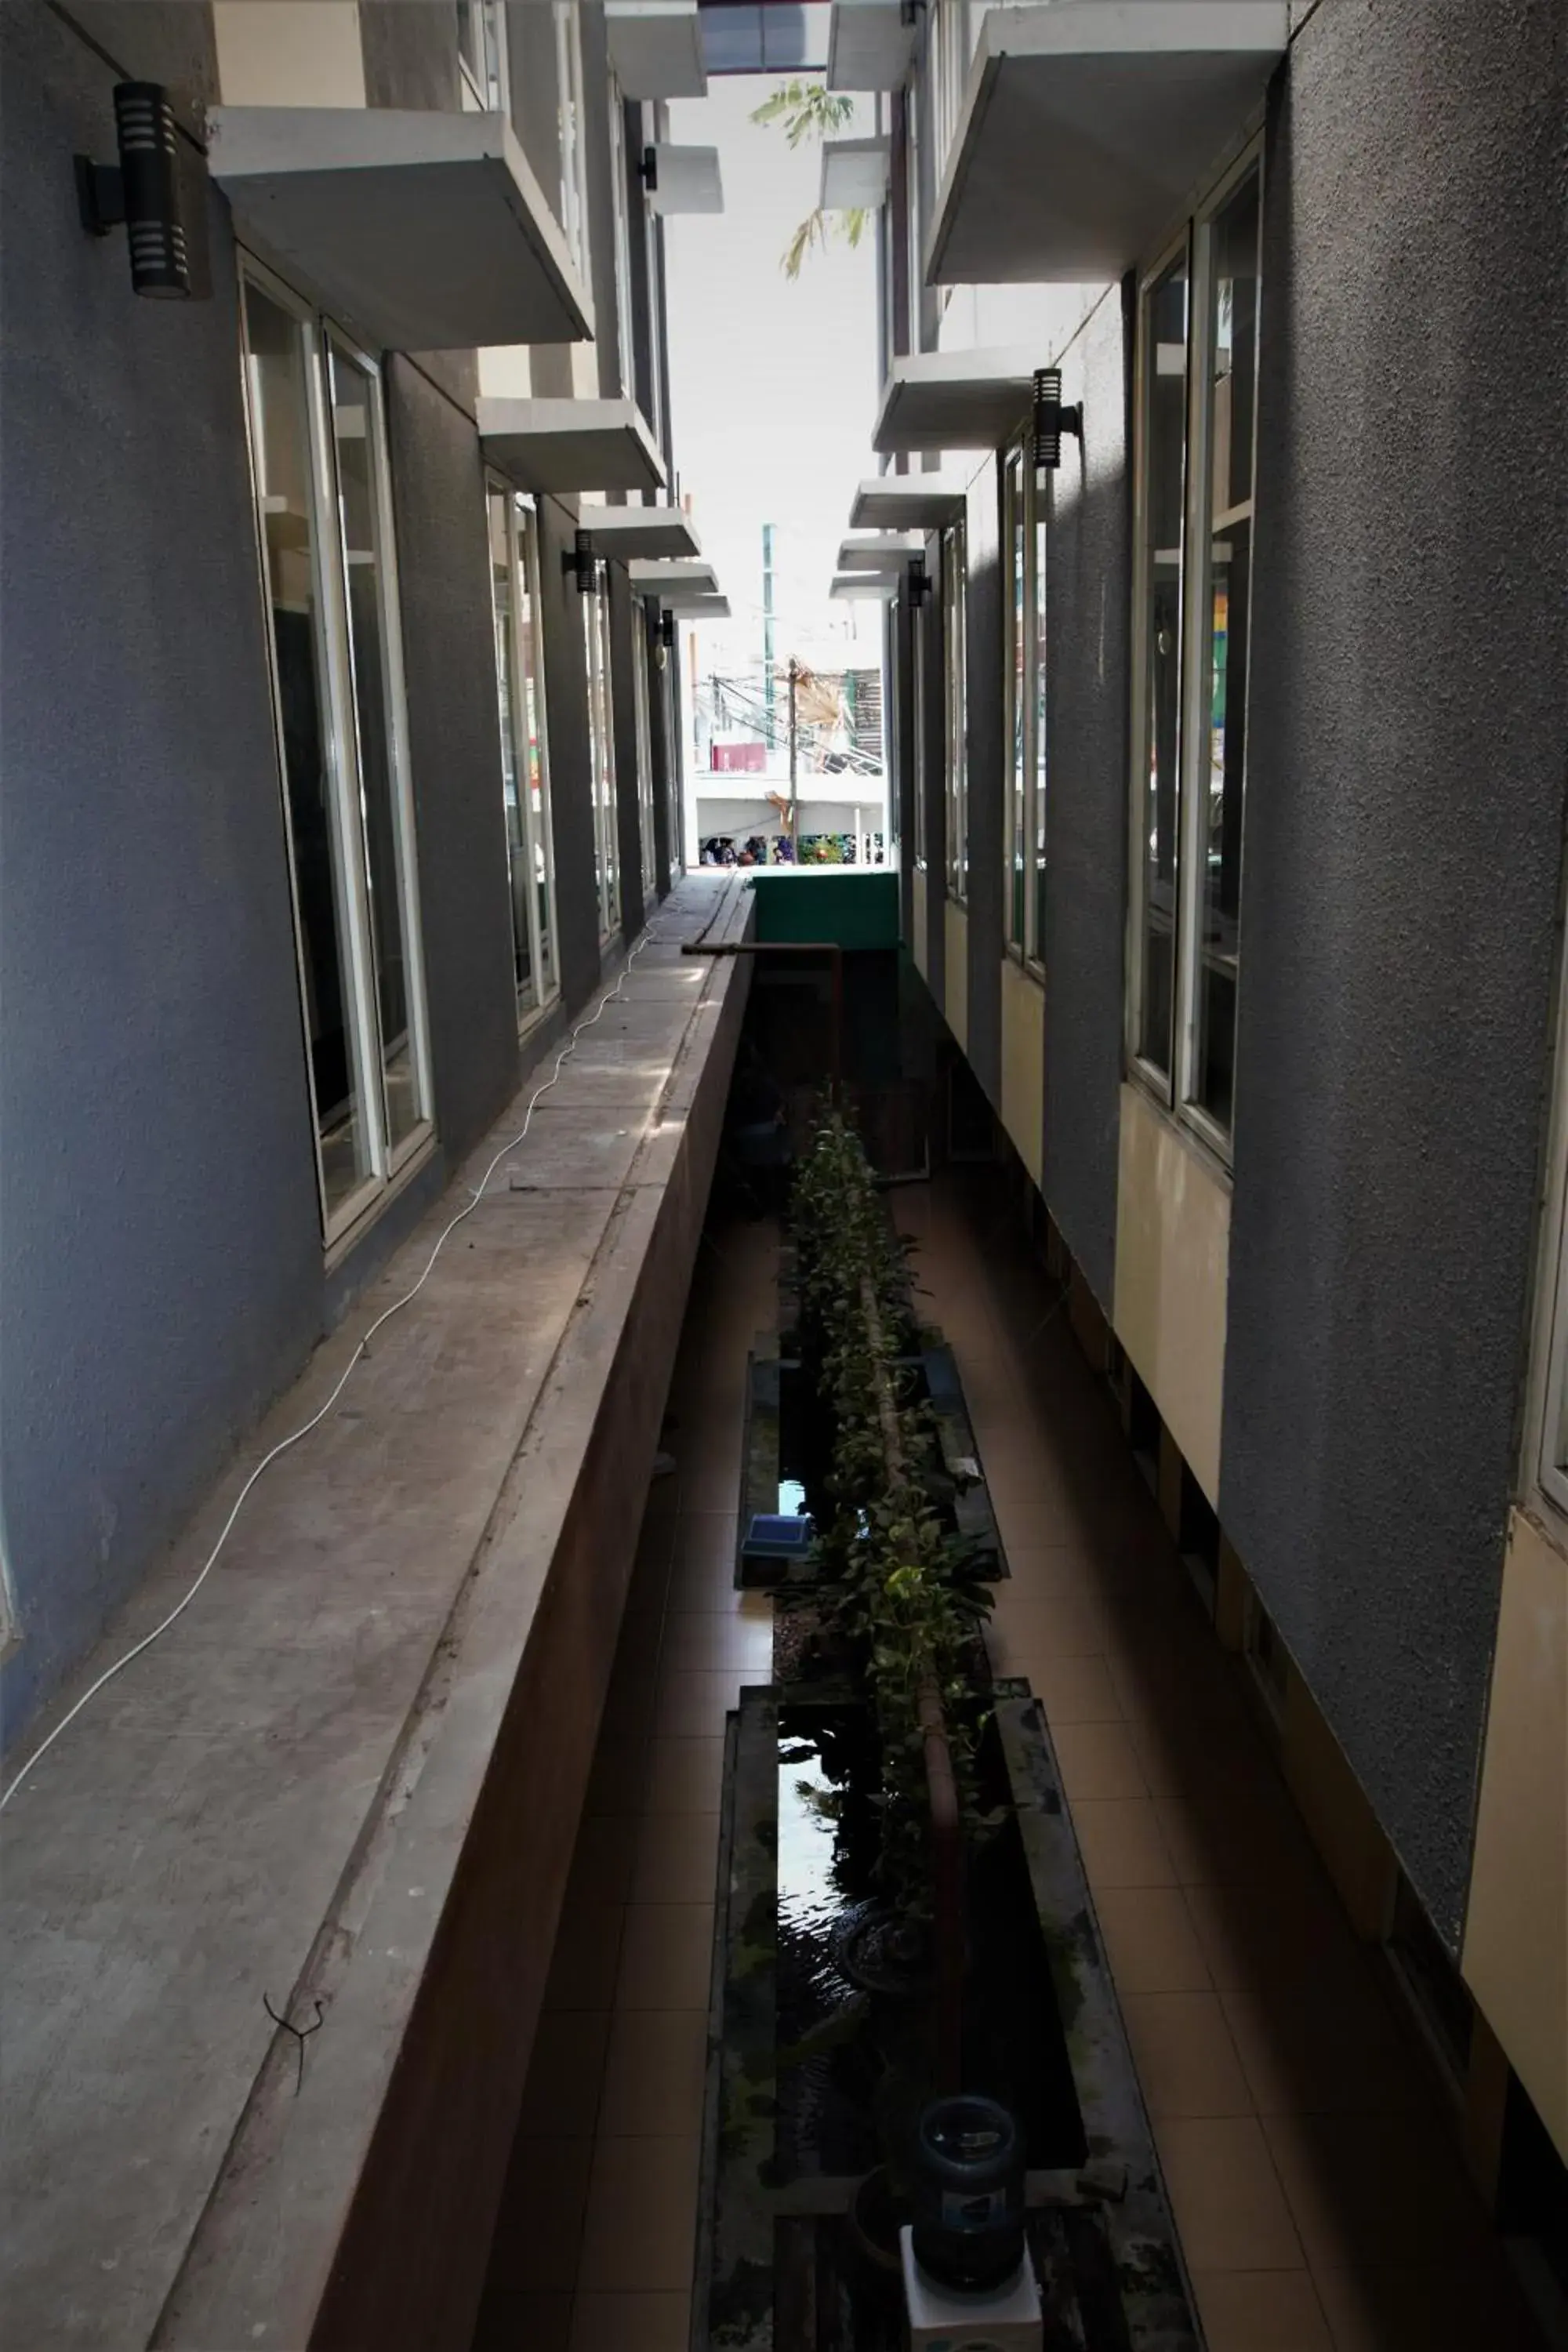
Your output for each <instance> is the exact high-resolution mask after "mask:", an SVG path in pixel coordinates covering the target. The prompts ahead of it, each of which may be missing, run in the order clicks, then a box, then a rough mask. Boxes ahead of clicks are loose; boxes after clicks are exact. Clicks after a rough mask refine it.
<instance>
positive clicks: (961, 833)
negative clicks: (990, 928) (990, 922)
mask: <svg viewBox="0 0 1568 2352" xmlns="http://www.w3.org/2000/svg"><path fill="white" fill-rule="evenodd" d="M963 572H964V563H963V524H962V523H961V522H955V523H951V524H950V525H949V526H948V528H947V530H944V531H943V532H942V723H943V752H944V761H945V766H946V775H947V887H948V895H949V897H950V898H958V899H960V900H962V899H965V898H968V896H969V716H968V695H967V690H966V686H965V676H964V628H963V602H964V581H963Z"/></svg>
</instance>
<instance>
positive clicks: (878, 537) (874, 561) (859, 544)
mask: <svg viewBox="0 0 1568 2352" xmlns="http://www.w3.org/2000/svg"><path fill="white" fill-rule="evenodd" d="M924 551H925V541H924V540H923V539H922V538H921V535H920V533H919V532H918V531H913V530H871V531H866V532H864V533H862V534H860V535H859V536H858V537H855V538H851V539H846V540H841V541H839V546H838V554H837V569H838V570H839V571H840V572H879V573H880V574H881V576H882V577H883V578H884V579H886V580H896V579H897V578H898V576H899V574H900V572H901V571H902V570H903V568H904V566H905V564H906V563H910V562H913V560H914V558H915V557H916V556H917V555H921V554H923V553H924Z"/></svg>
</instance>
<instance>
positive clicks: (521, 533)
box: [517, 512, 556, 1003]
mask: <svg viewBox="0 0 1568 2352" xmlns="http://www.w3.org/2000/svg"><path fill="white" fill-rule="evenodd" d="M517 520H518V537H519V554H520V562H519V567H518V595H519V599H520V613H519V623H518V648H519V655H520V658H521V664H522V680H521V683H522V721H523V723H522V730H521V750H522V752H523V775H524V779H525V786H526V792H525V801H526V814H527V818H528V837H529V845H530V871H531V874H532V877H533V902H534V908H535V913H536V917H537V923H538V929H537V931H536V933H535V937H536V938H537V940H538V942H539V947H538V961H539V974H538V982H539V997H540V1002H541V1003H545V1002H546V1001H547V1000H548V999H549V998H550V997H552V996H553V995H554V993H555V986H556V972H555V866H554V857H555V849H554V843H553V840H552V835H551V830H550V822H551V820H550V758H549V747H548V745H547V744H546V742H545V740H544V668H543V663H544V651H543V647H542V646H541V644H540V642H539V586H538V580H539V549H538V544H537V541H535V539H534V535H533V529H534V527H533V520H532V518H531V516H530V515H528V514H526V513H522V512H519V514H518V518H517Z"/></svg>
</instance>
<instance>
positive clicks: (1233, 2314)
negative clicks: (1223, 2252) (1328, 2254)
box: [1193, 2271, 1334, 2352]
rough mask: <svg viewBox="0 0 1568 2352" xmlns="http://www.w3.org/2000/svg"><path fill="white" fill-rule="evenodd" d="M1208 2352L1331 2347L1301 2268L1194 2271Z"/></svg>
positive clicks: (1323, 2350) (1304, 2351) (1297, 2351)
mask: <svg viewBox="0 0 1568 2352" xmlns="http://www.w3.org/2000/svg"><path fill="white" fill-rule="evenodd" d="M1193 2289H1194V2293H1195V2294H1196V2296H1197V2299H1198V2314H1199V2316H1200V2317H1201V2319H1202V2320H1203V2324H1204V2334H1205V2336H1207V2338H1208V2352H1334V2347H1333V2339H1332V2337H1331V2336H1330V2334H1329V2328H1328V2322H1327V2321H1326V2320H1325V2319H1324V2317H1323V2311H1322V2305H1321V2304H1320V2303H1319V2301H1318V2296H1317V2290H1316V2288H1315V2287H1314V2286H1313V2284H1312V2281H1311V2278H1310V2274H1309V2273H1307V2272H1306V2271H1198V2272H1195V2273H1194V2277H1193Z"/></svg>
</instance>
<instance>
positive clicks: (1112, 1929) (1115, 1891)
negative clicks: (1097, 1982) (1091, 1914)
mask: <svg viewBox="0 0 1568 2352" xmlns="http://www.w3.org/2000/svg"><path fill="white" fill-rule="evenodd" d="M1094 1907H1095V1910H1096V1912H1097V1913H1098V1915H1099V1918H1100V1933H1101V1934H1102V1936H1103V1937H1104V1938H1105V1952H1106V1958H1107V1959H1108V1960H1109V1961H1110V1972H1111V1976H1112V1978H1113V1979H1114V1980H1115V1984H1116V1990H1117V1992H1118V1994H1119V1995H1124V1994H1127V1993H1133V1992H1207V1991H1208V1990H1209V1989H1210V1988H1209V1973H1208V1970H1207V1969H1206V1968H1205V1965H1204V1956H1203V1953H1202V1951H1201V1950H1200V1949H1199V1947H1198V1939H1197V1937H1196V1936H1195V1935H1194V1932H1193V1923H1192V1920H1191V1918H1190V1917H1189V1916H1188V1914H1187V1907H1186V1905H1185V1904H1184V1901H1183V1899H1182V1894H1181V1889H1180V1888H1179V1887H1175V1886H1138V1887H1107V1888H1106V1889H1105V1890H1104V1892H1103V1893H1097V1894H1096V1895H1095V1898H1094Z"/></svg>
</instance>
